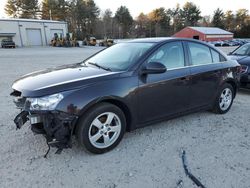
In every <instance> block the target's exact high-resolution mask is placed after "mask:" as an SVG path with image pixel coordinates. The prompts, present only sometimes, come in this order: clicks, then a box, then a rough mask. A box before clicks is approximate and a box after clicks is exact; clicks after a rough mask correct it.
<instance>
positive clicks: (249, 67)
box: [228, 43, 250, 88]
mask: <svg viewBox="0 0 250 188" xmlns="http://www.w3.org/2000/svg"><path fill="white" fill-rule="evenodd" d="M228 56H229V58H230V59H233V60H237V61H238V63H239V64H240V65H241V78H240V85H241V87H246V88H249V84H250V43H246V44H244V45H242V46H240V47H238V48H236V49H235V50H234V51H233V52H231V53H229V54H228Z"/></svg>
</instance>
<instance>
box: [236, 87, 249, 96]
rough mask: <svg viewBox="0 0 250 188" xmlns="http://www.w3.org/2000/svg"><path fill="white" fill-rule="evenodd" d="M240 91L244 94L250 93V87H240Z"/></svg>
mask: <svg viewBox="0 0 250 188" xmlns="http://www.w3.org/2000/svg"><path fill="white" fill-rule="evenodd" d="M239 92H240V93H242V94H247V95H250V88H240V89H239Z"/></svg>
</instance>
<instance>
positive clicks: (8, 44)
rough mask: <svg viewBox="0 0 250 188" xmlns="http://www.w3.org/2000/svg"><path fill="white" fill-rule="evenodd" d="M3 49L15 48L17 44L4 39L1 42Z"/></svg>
mask: <svg viewBox="0 0 250 188" xmlns="http://www.w3.org/2000/svg"><path fill="white" fill-rule="evenodd" d="M1 46H2V48H15V47H16V44H15V42H14V41H13V40H12V39H3V40H2V41H1Z"/></svg>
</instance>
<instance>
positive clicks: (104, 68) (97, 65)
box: [88, 62, 112, 71]
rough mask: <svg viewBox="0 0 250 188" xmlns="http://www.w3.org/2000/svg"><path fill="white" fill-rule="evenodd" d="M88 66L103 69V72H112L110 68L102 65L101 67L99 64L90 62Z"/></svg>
mask: <svg viewBox="0 0 250 188" xmlns="http://www.w3.org/2000/svg"><path fill="white" fill-rule="evenodd" d="M88 64H90V65H94V66H96V67H98V68H101V69H103V70H106V71H112V70H111V69H110V68H108V67H103V66H101V65H99V64H97V63H93V62H88Z"/></svg>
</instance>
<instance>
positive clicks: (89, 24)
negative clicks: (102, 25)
mask: <svg viewBox="0 0 250 188" xmlns="http://www.w3.org/2000/svg"><path fill="white" fill-rule="evenodd" d="M85 3H86V19H85V24H86V28H87V33H88V34H90V35H93V34H94V30H95V24H96V20H97V18H98V16H99V14H100V10H99V8H98V7H97V6H96V4H95V2H94V1H93V0H85Z"/></svg>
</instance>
